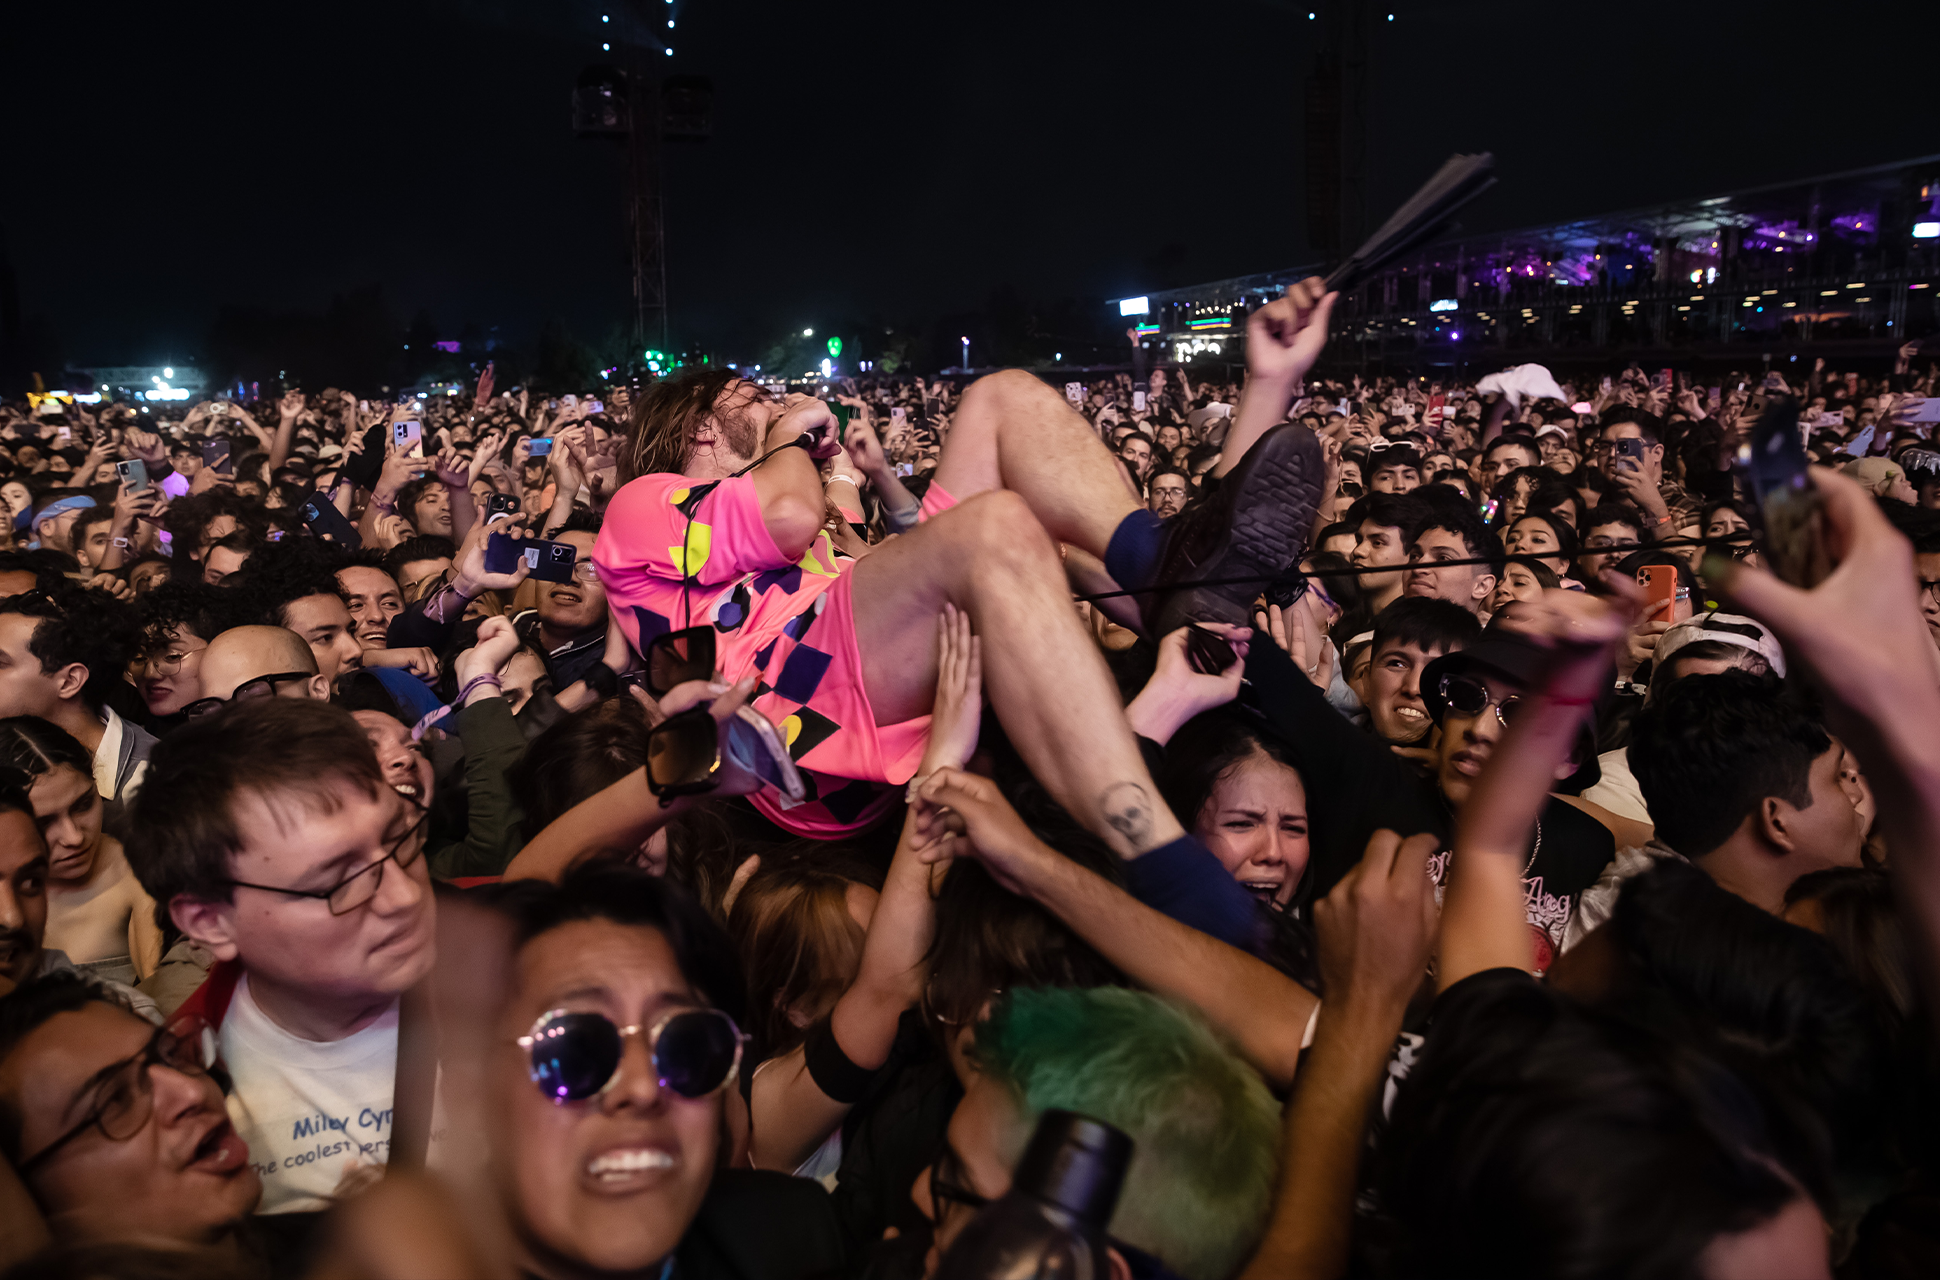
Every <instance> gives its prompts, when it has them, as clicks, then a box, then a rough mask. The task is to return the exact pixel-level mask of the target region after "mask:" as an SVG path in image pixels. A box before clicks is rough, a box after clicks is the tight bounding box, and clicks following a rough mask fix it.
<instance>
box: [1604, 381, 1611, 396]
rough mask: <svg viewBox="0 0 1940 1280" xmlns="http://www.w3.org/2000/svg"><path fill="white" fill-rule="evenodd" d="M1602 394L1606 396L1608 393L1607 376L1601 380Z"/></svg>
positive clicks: (1608, 383)
mask: <svg viewBox="0 0 1940 1280" xmlns="http://www.w3.org/2000/svg"><path fill="white" fill-rule="evenodd" d="M1603 394H1604V395H1606V396H1607V395H1609V394H1610V379H1609V378H1607V377H1606V378H1604V380H1603Z"/></svg>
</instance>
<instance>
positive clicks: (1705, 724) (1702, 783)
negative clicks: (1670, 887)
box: [1629, 671, 1832, 858]
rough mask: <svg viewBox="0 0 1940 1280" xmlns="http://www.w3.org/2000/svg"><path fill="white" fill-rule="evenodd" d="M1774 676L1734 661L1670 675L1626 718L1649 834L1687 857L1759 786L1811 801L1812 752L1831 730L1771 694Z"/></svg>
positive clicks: (1757, 798) (1717, 840) (1732, 819)
mask: <svg viewBox="0 0 1940 1280" xmlns="http://www.w3.org/2000/svg"><path fill="white" fill-rule="evenodd" d="M1776 692H1777V690H1776V682H1775V681H1773V680H1771V679H1769V678H1762V677H1759V676H1754V675H1750V674H1747V673H1745V672H1740V671H1726V672H1723V673H1721V674H1719V675H1714V676H1691V677H1690V678H1688V679H1684V680H1678V681H1675V682H1673V683H1672V684H1671V685H1669V686H1668V687H1667V688H1666V689H1665V690H1664V691H1663V696H1662V697H1660V698H1657V699H1655V700H1654V701H1652V702H1650V703H1649V704H1647V705H1646V706H1645V707H1644V708H1643V709H1642V710H1641V711H1639V712H1638V713H1637V716H1636V719H1635V720H1634V721H1633V722H1632V723H1631V728H1630V753H1629V754H1630V769H1631V772H1632V773H1634V774H1635V775H1636V778H1637V785H1638V786H1639V787H1640V788H1641V789H1642V791H1643V795H1644V803H1645V805H1646V806H1647V807H1648V808H1649V810H1650V816H1651V818H1652V819H1653V820H1654V821H1655V822H1656V825H1657V835H1658V838H1659V839H1661V840H1663V841H1664V843H1665V844H1667V845H1669V846H1670V847H1671V848H1673V849H1675V850H1677V851H1678V852H1679V853H1681V854H1683V855H1684V856H1685V857H1687V858H1692V857H1702V856H1703V855H1705V854H1707V853H1710V852H1711V851H1712V850H1714V849H1716V848H1717V847H1718V846H1719V845H1721V844H1723V843H1724V842H1725V841H1726V840H1728V839H1730V838H1731V834H1732V832H1734V831H1736V830H1737V829H1738V828H1739V826H1740V825H1741V824H1743V822H1744V820H1745V819H1746V818H1748V817H1750V816H1751V815H1753V814H1755V813H1757V812H1758V808H1759V805H1760V804H1762V803H1763V801H1764V800H1765V798H1766V797H1767V796H1777V797H1779V798H1780V799H1782V800H1784V801H1785V802H1786V803H1787V804H1790V805H1792V806H1794V807H1795V808H1800V809H1803V808H1806V807H1808V806H1810V805H1811V803H1812V783H1811V777H1810V774H1811V770H1812V762H1813V761H1814V760H1816V759H1818V758H1819V757H1820V756H1821V755H1824V754H1825V753H1826V751H1828V750H1830V749H1831V746H1832V739H1830V738H1829V737H1827V736H1826V731H1825V730H1824V728H1822V727H1821V726H1820V725H1819V723H1818V722H1817V721H1816V720H1813V719H1811V718H1810V717H1808V716H1806V715H1805V714H1804V712H1802V711H1801V710H1799V709H1798V707H1797V706H1796V705H1795V704H1793V703H1792V702H1790V701H1788V700H1786V699H1782V698H1779V697H1777V696H1775V695H1776Z"/></svg>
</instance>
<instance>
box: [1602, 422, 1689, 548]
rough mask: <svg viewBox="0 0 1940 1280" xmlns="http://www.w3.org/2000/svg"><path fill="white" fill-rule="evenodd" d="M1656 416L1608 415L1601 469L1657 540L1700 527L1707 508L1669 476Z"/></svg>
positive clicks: (1603, 427) (1603, 435) (1604, 425)
mask: <svg viewBox="0 0 1940 1280" xmlns="http://www.w3.org/2000/svg"><path fill="white" fill-rule="evenodd" d="M1659 431H1660V428H1659V427H1658V424H1657V419H1656V418H1655V416H1653V415H1651V414H1648V413H1645V412H1644V411H1643V410H1641V409H1627V408H1618V409H1612V410H1610V411H1609V412H1608V413H1606V414H1604V415H1603V425H1602V427H1601V429H1600V430H1599V432H1598V434H1597V445H1596V465H1597V468H1598V469H1599V470H1600V471H1602V472H1603V474H1604V475H1605V476H1606V477H1607V478H1608V479H1609V481H1610V483H1611V484H1613V485H1615V486H1616V489H1617V492H1618V493H1621V494H1622V495H1623V496H1624V497H1626V498H1628V499H1629V500H1630V501H1631V502H1632V503H1634V504H1636V507H1637V509H1638V510H1639V511H1641V512H1643V513H1644V519H1645V520H1646V521H1648V522H1649V524H1650V528H1649V529H1648V530H1646V532H1648V533H1649V534H1650V535H1651V536H1652V537H1653V538H1668V537H1672V536H1673V535H1675V534H1676V533H1677V532H1678V531H1679V530H1680V529H1683V528H1685V527H1686V526H1689V525H1695V524H1696V523H1697V522H1698V516H1699V515H1700V514H1701V513H1702V512H1703V508H1704V504H1703V502H1702V501H1700V500H1699V499H1698V498H1697V497H1696V496H1694V495H1693V494H1691V493H1690V492H1688V491H1687V490H1686V489H1685V488H1684V486H1683V485H1681V484H1679V483H1678V482H1677V481H1676V480H1674V479H1672V478H1671V477H1670V476H1668V475H1666V474H1665V473H1664V444H1663V440H1662V438H1661V436H1660V435H1659Z"/></svg>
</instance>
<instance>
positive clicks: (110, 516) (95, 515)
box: [67, 502, 115, 548]
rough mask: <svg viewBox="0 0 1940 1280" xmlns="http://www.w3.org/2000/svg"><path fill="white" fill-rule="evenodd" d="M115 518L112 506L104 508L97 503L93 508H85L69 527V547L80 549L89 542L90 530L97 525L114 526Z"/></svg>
mask: <svg viewBox="0 0 1940 1280" xmlns="http://www.w3.org/2000/svg"><path fill="white" fill-rule="evenodd" d="M114 518H115V512H114V508H113V507H111V506H109V507H104V506H102V505H101V504H100V503H98V502H97V503H95V504H94V505H93V506H91V507H86V508H83V509H82V511H81V514H80V515H78V516H75V517H74V523H73V524H71V525H69V526H68V530H67V535H68V545H70V546H73V547H77V548H78V547H80V546H81V545H82V544H83V543H85V542H86V541H87V540H88V530H89V529H90V528H92V527H93V526H95V525H97V524H112V523H113V521H114Z"/></svg>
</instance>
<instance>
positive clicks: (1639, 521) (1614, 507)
mask: <svg viewBox="0 0 1940 1280" xmlns="http://www.w3.org/2000/svg"><path fill="white" fill-rule="evenodd" d="M1606 524H1620V525H1624V526H1626V527H1628V528H1630V529H1632V530H1635V531H1636V535H1637V536H1636V537H1634V538H1632V539H1631V541H1632V542H1639V541H1642V540H1643V536H1644V518H1643V516H1641V515H1639V514H1638V513H1637V509H1636V508H1635V507H1632V506H1626V505H1625V504H1623V503H1620V502H1605V503H1601V504H1599V505H1597V506H1594V507H1591V508H1590V510H1589V512H1588V513H1587V514H1586V515H1584V517H1583V536H1584V537H1586V538H1587V537H1589V536H1590V530H1592V529H1594V528H1596V527H1598V526H1599V525H1606Z"/></svg>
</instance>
